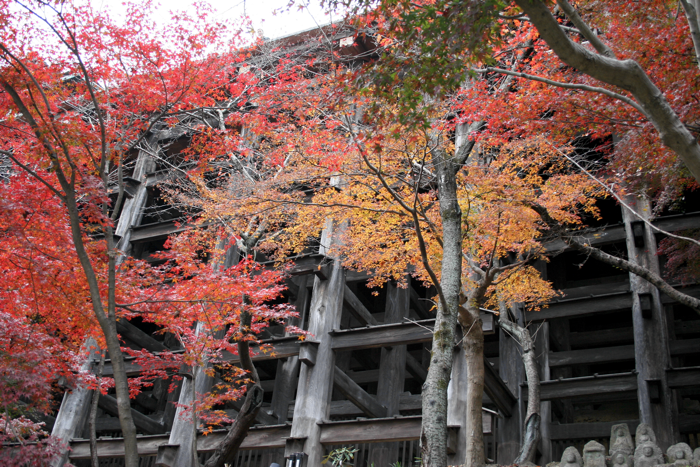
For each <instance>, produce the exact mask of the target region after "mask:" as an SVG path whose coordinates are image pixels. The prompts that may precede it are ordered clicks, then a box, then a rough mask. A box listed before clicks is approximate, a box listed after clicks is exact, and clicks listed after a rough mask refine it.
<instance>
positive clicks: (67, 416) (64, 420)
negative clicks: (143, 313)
mask: <svg viewBox="0 0 700 467" xmlns="http://www.w3.org/2000/svg"><path fill="white" fill-rule="evenodd" d="M96 345H97V343H96V342H95V340H94V339H92V338H90V339H88V340H87V342H86V343H85V347H86V348H90V347H93V346H96ZM93 361H94V360H93V356H92V354H91V355H90V356H89V357H88V358H87V359H86V361H85V363H84V364H83V367H82V370H83V371H89V370H90V368H91V367H92V363H93ZM91 399H92V391H90V390H89V389H87V388H84V387H80V386H79V387H76V388H74V389H73V390H72V391H71V392H69V393H67V394H65V395H64V396H63V400H62V401H61V407H60V408H59V409H58V414H57V415H56V421H55V422H54V425H53V430H51V436H54V437H56V438H58V439H59V440H61V442H62V443H65V445H64V446H63V448H62V449H61V452H60V455H58V456H56V457H55V458H54V459H53V460H52V461H51V467H62V466H63V465H64V464H65V463H66V462H68V454H69V451H68V449H67V448H68V443H70V440H71V439H73V438H76V437H78V435H79V434H80V433H81V432H82V431H83V427H84V426H85V422H86V420H87V417H88V415H89V412H90V410H89V409H90V400H91Z"/></svg>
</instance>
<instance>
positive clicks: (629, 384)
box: [524, 373, 637, 401]
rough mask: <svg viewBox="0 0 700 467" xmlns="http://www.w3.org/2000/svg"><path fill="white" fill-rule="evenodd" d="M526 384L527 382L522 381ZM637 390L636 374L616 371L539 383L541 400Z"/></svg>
mask: <svg viewBox="0 0 700 467" xmlns="http://www.w3.org/2000/svg"><path fill="white" fill-rule="evenodd" d="M524 384H527V383H524ZM636 390H637V375H635V374H634V373H617V374H612V375H600V376H584V377H581V378H567V379H560V380H555V381H542V382H541V383H540V398H541V399H542V400H543V401H546V400H554V399H565V398H569V397H579V396H591V395H596V394H614V393H620V392H627V391H631V392H634V391H636Z"/></svg>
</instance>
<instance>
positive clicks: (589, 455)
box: [583, 441, 605, 467]
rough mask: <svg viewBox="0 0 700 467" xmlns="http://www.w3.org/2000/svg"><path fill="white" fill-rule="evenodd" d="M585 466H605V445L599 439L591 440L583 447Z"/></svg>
mask: <svg viewBox="0 0 700 467" xmlns="http://www.w3.org/2000/svg"><path fill="white" fill-rule="evenodd" d="M583 465H584V467H605V446H603V445H602V444H600V443H599V442H597V441H589V442H588V443H586V445H585V446H584V447H583Z"/></svg>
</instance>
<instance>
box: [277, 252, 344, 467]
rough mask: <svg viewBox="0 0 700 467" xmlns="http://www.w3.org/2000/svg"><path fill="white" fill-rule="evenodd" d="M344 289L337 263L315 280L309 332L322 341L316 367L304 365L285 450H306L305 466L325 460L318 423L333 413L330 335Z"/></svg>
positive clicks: (332, 357)
mask: <svg viewBox="0 0 700 467" xmlns="http://www.w3.org/2000/svg"><path fill="white" fill-rule="evenodd" d="M344 289H345V270H344V269H343V267H342V265H341V264H340V262H338V261H335V262H334V263H333V269H332V272H331V276H330V278H329V279H328V280H322V279H320V278H319V277H317V276H316V277H315V278H314V287H313V292H312V296H311V306H310V309H309V329H308V330H309V331H310V332H311V333H312V334H313V336H314V339H315V340H317V341H318V342H319V345H318V352H317V358H316V363H315V364H314V365H313V366H309V365H301V370H300V372H299V384H298V386H297V397H296V403H295V405H294V421H293V423H292V433H291V438H290V439H288V440H287V447H286V449H285V456H289V455H290V454H292V453H294V452H299V450H301V449H303V451H304V452H305V453H306V458H305V460H304V465H305V466H314V467H315V466H317V465H321V461H322V460H323V454H324V452H323V446H322V445H321V427H320V426H319V423H320V422H323V421H324V420H327V419H328V417H329V414H330V405H331V404H330V403H331V395H332V391H333V371H334V369H335V352H333V350H332V349H331V342H332V338H331V336H330V335H329V334H328V333H329V332H330V331H332V330H333V329H334V328H337V327H338V326H339V324H340V318H341V315H342V311H343V292H344Z"/></svg>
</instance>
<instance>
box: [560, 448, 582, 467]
mask: <svg viewBox="0 0 700 467" xmlns="http://www.w3.org/2000/svg"><path fill="white" fill-rule="evenodd" d="M559 467H583V460H582V459H581V454H579V453H578V449H576V448H575V447H573V446H569V447H568V448H566V449H565V450H564V454H562V456H561V462H560V463H559Z"/></svg>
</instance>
